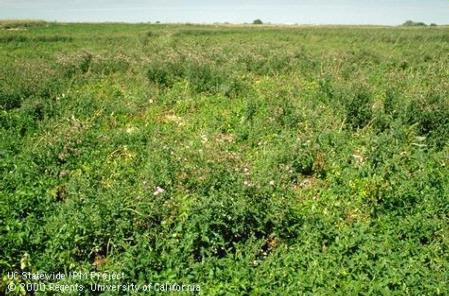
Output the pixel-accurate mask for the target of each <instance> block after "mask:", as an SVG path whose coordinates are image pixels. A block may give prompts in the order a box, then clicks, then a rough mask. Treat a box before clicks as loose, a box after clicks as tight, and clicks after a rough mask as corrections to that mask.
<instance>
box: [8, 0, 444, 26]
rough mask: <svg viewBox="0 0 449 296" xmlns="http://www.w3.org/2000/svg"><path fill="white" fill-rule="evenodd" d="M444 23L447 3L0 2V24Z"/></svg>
mask: <svg viewBox="0 0 449 296" xmlns="http://www.w3.org/2000/svg"><path fill="white" fill-rule="evenodd" d="M256 18H260V19H262V20H263V21H264V22H271V23H287V24H289V23H299V24H379V25H398V24H401V23H403V22H404V21H406V20H414V21H422V22H426V23H437V24H449V1H447V0H358V1H357V0H328V1H326V0H296V1H295V0H277V1H272V0H271V1H270V0H259V1H257V0H247V1H237V0H227V1H213V0H209V1H207V0H190V1H186V0H184V1H182V0H165V1H163V0H128V1H124V0H121V1H120V0H71V1H64V0H0V19H42V20H47V21H67V22H155V21H161V22H194V23H213V22H230V23H243V22H252V21H253V20H254V19H256Z"/></svg>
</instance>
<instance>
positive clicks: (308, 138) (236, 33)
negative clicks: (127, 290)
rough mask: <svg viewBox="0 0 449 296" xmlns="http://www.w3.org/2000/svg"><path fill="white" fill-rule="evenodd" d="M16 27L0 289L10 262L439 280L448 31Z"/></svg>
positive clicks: (152, 274) (142, 274)
mask: <svg viewBox="0 0 449 296" xmlns="http://www.w3.org/2000/svg"><path fill="white" fill-rule="evenodd" d="M24 24H26V23H24ZM24 24H22V25H11V23H8V24H7V26H3V29H2V30H0V63H1V65H2V66H1V67H0V106H1V111H0V129H1V132H0V135H1V138H0V174H1V175H0V176H1V181H0V271H1V273H2V275H3V281H2V284H1V287H0V294H1V293H3V292H5V290H6V285H7V283H8V281H9V280H8V279H7V277H6V273H7V272H11V271H21V270H23V271H34V272H36V271H45V272H68V271H93V270H99V271H108V272H123V273H124V274H125V275H126V280H124V281H125V282H134V283H148V282H157V281H159V282H177V283H199V284H201V294H202V295H298V294H309V295H332V294H335V293H336V294H338V295H340V294H342V295H357V294H360V295H389V294H390V293H391V294H394V295H444V294H445V293H447V291H449V286H448V283H449V278H448V275H449V274H448V272H447V271H448V270H449V261H448V253H449V252H448V251H449V250H448V244H449V237H448V230H449V229H448V228H449V227H448V225H449V223H448V222H449V221H448V218H449V217H448V214H449V200H448V197H449V171H448V166H449V157H448V156H449V155H448V153H449V150H448V148H449V145H448V139H449V67H448V54H447V49H448V45H449V34H448V33H449V30H448V28H447V27H444V26H439V27H432V28H431V27H424V28H404V27H401V28H378V27H270V26H263V25H262V26H261V25H259V26H248V27H238V26H223V27H217V26H194V25H190V26H180V25H159V24H157V25H147V24H141V25H125V24H97V25H91V24H70V25H69V24H42V23H36V24H34V25H33V24H31V25H30V24H28V25H24ZM68 281H69V282H70V280H68ZM19 290H20V289H18V290H17V293H18V294H20V291H19ZM12 294H13V293H12ZM42 294H45V293H42ZM86 294H89V293H87V292H86ZM120 294H122V293H117V294H114V293H110V294H107V295H120Z"/></svg>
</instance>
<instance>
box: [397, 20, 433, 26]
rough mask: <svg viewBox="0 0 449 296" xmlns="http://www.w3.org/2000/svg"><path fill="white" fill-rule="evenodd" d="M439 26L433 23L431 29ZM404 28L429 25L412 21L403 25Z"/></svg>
mask: <svg viewBox="0 0 449 296" xmlns="http://www.w3.org/2000/svg"><path fill="white" fill-rule="evenodd" d="M436 25H437V24H435V23H431V24H430V26H431V27H435V26H436ZM402 26H404V27H427V24H426V23H424V22H414V21H412V20H408V21H406V22H405V23H403V24H402Z"/></svg>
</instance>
